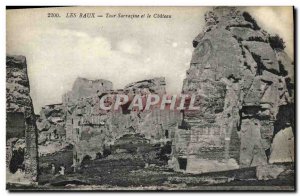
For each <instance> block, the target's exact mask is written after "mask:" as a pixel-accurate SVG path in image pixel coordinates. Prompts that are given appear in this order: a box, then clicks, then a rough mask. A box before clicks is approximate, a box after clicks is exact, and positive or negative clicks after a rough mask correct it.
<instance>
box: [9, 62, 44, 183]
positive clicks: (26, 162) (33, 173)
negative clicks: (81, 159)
mask: <svg viewBox="0 0 300 196" xmlns="http://www.w3.org/2000/svg"><path fill="white" fill-rule="evenodd" d="M29 93H30V87H29V80H28V75H27V64H26V59H25V57H23V56H7V57H6V113H7V127H8V128H9V129H10V131H9V132H11V133H13V132H14V131H15V132H19V133H20V134H7V137H6V163H7V181H8V182H12V183H32V182H36V181H37V175H38V171H37V168H38V158H37V155H38V149H37V128H36V123H35V121H36V119H35V115H34V110H33V105H32V101H31V97H30V94H29ZM17 116H18V117H17ZM11 118H12V119H11ZM15 118H18V119H15ZM15 120H16V121H18V122H19V123H17V124H15V123H13V122H14V121H15ZM10 121H11V122H12V123H9V122H10ZM15 153H21V154H22V153H24V154H23V155H24V157H23V162H22V161H20V159H22V158H21V156H20V157H16V154H15ZM19 161H20V162H19ZM12 162H14V163H12ZM18 162H19V163H18ZM11 164H14V165H15V166H16V164H18V168H15V169H21V170H22V169H24V170H25V176H24V181H26V182H23V181H22V182H14V181H13V180H11V179H10V178H13V174H12V173H14V172H11V169H12V168H11V167H10V165H11Z"/></svg>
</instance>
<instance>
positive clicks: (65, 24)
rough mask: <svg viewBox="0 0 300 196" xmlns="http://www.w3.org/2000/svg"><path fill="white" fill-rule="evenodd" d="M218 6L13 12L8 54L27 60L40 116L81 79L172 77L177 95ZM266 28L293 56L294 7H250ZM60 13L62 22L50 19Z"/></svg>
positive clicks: (170, 85)
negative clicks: (91, 15) (82, 15)
mask: <svg viewBox="0 0 300 196" xmlns="http://www.w3.org/2000/svg"><path fill="white" fill-rule="evenodd" d="M209 9H211V8H210V7H193V8H191V7H148V8H145V7H134V8H132V7H131V8H130V7H110V8H108V7H98V8H95V7H94V8H93V7H85V8H84V7H80V8H74V7H73V8H72V7H70V8H51V9H26V10H9V11H7V54H11V55H12V54H13V55H24V56H26V58H27V65H28V75H29V80H30V88H31V89H30V90H31V97H32V100H33V105H34V109H35V113H39V112H40V109H41V107H42V106H44V105H47V104H53V103H61V101H62V100H61V97H62V95H63V94H64V93H65V92H67V91H69V90H70V89H71V88H72V85H73V82H74V80H75V79H76V78H77V77H86V78H88V79H106V80H109V81H111V82H113V85H114V89H117V88H123V87H124V86H125V85H127V84H128V83H131V82H134V81H138V80H143V79H148V78H152V77H161V76H162V77H165V78H166V82H167V91H168V93H169V94H174V93H179V92H180V91H181V88H182V82H183V79H184V78H185V74H186V70H187V69H188V68H189V63H190V60H191V55H192V52H193V47H192V40H193V39H194V37H195V36H196V35H197V34H198V33H199V32H200V31H202V28H203V25H204V13H205V12H206V11H207V10H209ZM243 9H246V10H247V11H249V13H250V14H251V15H252V16H253V17H254V18H255V19H256V20H257V22H258V24H259V25H260V26H261V27H262V28H263V29H264V30H266V31H267V32H269V33H271V34H275V33H276V34H279V35H280V36H281V37H282V38H283V39H284V41H285V42H286V46H287V47H286V52H287V53H288V54H289V55H290V57H292V56H293V54H294V51H293V20H292V19H293V10H292V7H248V8H241V10H243ZM48 12H59V13H60V15H61V18H48V17H47V13H48ZM67 12H77V13H79V12H96V13H99V14H103V15H105V13H111V14H118V13H122V14H144V13H149V14H155V13H157V14H169V15H172V18H171V19H155V18H152V19H107V18H105V17H103V18H95V19H78V18H76V19H74V18H73V19H72V18H65V17H64V16H65V14H66V13H67Z"/></svg>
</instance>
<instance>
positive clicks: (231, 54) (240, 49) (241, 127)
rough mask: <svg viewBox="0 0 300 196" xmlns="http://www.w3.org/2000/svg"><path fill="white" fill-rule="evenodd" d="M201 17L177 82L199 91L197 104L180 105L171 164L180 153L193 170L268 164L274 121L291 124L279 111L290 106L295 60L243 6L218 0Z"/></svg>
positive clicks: (291, 102)
mask: <svg viewBox="0 0 300 196" xmlns="http://www.w3.org/2000/svg"><path fill="white" fill-rule="evenodd" d="M205 21H206V25H205V27H204V30H203V31H202V32H201V33H200V34H199V35H198V36H197V37H196V38H195V39H194V41H193V46H194V48H195V49H194V52H193V55H192V59H191V65H190V69H189V70H188V71H187V76H186V79H185V80H184V83H183V89H182V91H183V93H185V94H192V93H194V94H197V95H198V96H197V100H196V104H195V105H197V106H200V111H198V112H195V111H187V112H184V123H183V124H184V127H183V128H184V129H186V130H181V129H179V130H178V133H177V135H182V134H183V135H186V136H187V141H186V142H181V143H178V144H177V143H176V141H175V142H174V145H175V146H174V147H173V149H174V151H173V154H174V160H173V164H174V165H175V166H174V167H175V168H176V167H177V168H178V166H176V163H174V161H175V162H176V158H178V157H184V158H186V159H187V170H189V171H191V172H207V171H216V170H228V169H235V168H238V167H250V166H256V165H264V164H267V163H268V160H269V157H270V154H272V150H274V148H271V143H272V139H273V136H274V130H275V129H276V127H274V125H276V122H277V124H280V125H281V124H284V125H282V128H285V127H292V126H293V125H292V124H293V123H292V122H291V121H293V120H292V119H293V117H291V118H290V119H286V122H283V119H278V118H277V117H278V116H280V114H279V111H280V110H281V108H282V107H285V108H288V109H285V110H284V111H286V110H288V111H291V110H292V111H293V109H292V107H291V105H293V83H294V82H293V81H294V80H293V73H291V72H293V68H292V67H293V63H292V62H291V61H290V60H289V58H288V57H287V55H286V53H285V52H284V50H283V45H282V43H281V42H280V39H277V38H276V36H272V35H270V34H268V33H266V32H265V31H263V30H261V29H260V27H259V26H258V25H257V23H256V22H255V20H254V19H253V18H252V17H251V16H250V15H249V14H248V13H247V12H240V11H238V10H237V9H236V8H233V7H216V8H214V9H213V11H209V12H208V13H206V14H205ZM278 121H280V122H281V123H279V122H278ZM277 127H278V126H277ZM278 131H279V130H278ZM177 148H179V149H181V150H179V149H177ZM176 149H177V150H176ZM202 163H203V164H202ZM209 165H214V167H210V166H209ZM207 166H209V167H207Z"/></svg>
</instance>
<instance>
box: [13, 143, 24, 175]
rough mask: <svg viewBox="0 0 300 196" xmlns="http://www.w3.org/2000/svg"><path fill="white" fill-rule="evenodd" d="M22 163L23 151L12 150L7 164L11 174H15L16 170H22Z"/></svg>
mask: <svg viewBox="0 0 300 196" xmlns="http://www.w3.org/2000/svg"><path fill="white" fill-rule="evenodd" d="M23 162H24V149H21V148H19V149H18V150H14V151H13V154H12V157H11V159H10V162H9V171H10V172H11V173H13V174H14V173H16V171H18V169H21V170H24V169H25V168H24V167H25V166H24V164H23Z"/></svg>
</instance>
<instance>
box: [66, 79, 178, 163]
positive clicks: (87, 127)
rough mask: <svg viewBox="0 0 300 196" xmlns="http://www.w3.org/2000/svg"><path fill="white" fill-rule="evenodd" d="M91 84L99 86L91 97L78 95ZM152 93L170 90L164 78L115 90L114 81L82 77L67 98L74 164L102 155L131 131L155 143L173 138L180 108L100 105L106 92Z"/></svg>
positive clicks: (67, 129)
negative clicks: (173, 109) (109, 106)
mask: <svg viewBox="0 0 300 196" xmlns="http://www.w3.org/2000/svg"><path fill="white" fill-rule="evenodd" d="M88 84H91V86H92V85H94V86H98V88H93V90H91V91H90V94H89V96H87V97H86V96H81V95H78V92H83V91H84V90H83V89H81V88H86V86H88ZM75 89H76V90H75ZM150 93H155V94H158V95H163V94H165V93H166V91H165V80H164V78H154V79H150V80H144V81H139V82H135V83H131V84H129V85H127V86H125V88H124V89H119V90H113V89H112V83H111V82H108V81H104V80H101V81H100V80H97V81H91V80H86V79H83V78H78V79H77V80H76V81H75V83H74V86H73V90H72V91H71V92H68V93H67V94H66V95H64V98H63V100H64V102H63V105H64V106H65V109H66V115H65V119H66V140H67V142H69V143H71V144H72V145H74V157H73V158H74V161H73V164H74V165H73V166H74V167H75V168H76V167H78V166H79V165H80V163H81V162H82V160H83V159H84V158H85V157H87V156H88V157H90V158H91V159H95V158H96V157H97V156H99V155H100V156H102V155H103V154H104V153H105V150H107V149H109V150H110V148H111V146H113V145H114V144H115V142H116V141H117V140H118V139H120V138H121V137H122V136H125V135H127V134H141V135H142V136H143V137H144V138H145V139H147V140H149V141H150V142H151V143H153V144H155V143H166V142H167V141H171V133H172V132H173V133H174V132H175V129H176V127H177V126H178V123H179V122H180V113H179V111H177V112H176V111H163V110H160V109H159V108H155V109H153V110H151V111H134V110H132V111H131V110H128V108H127V107H128V105H124V106H123V107H121V108H120V109H119V110H117V111H113V110H112V111H109V110H108V111H105V110H102V109H100V104H99V101H100V98H101V97H102V96H103V95H105V94H112V95H113V94H124V95H125V94H126V95H136V94H140V95H141V96H142V97H146V96H147V95H148V94H150ZM85 95H86V94H85ZM74 96H75V97H74ZM79 97H81V98H79ZM78 98H79V99H78ZM70 100H76V101H70Z"/></svg>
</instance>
